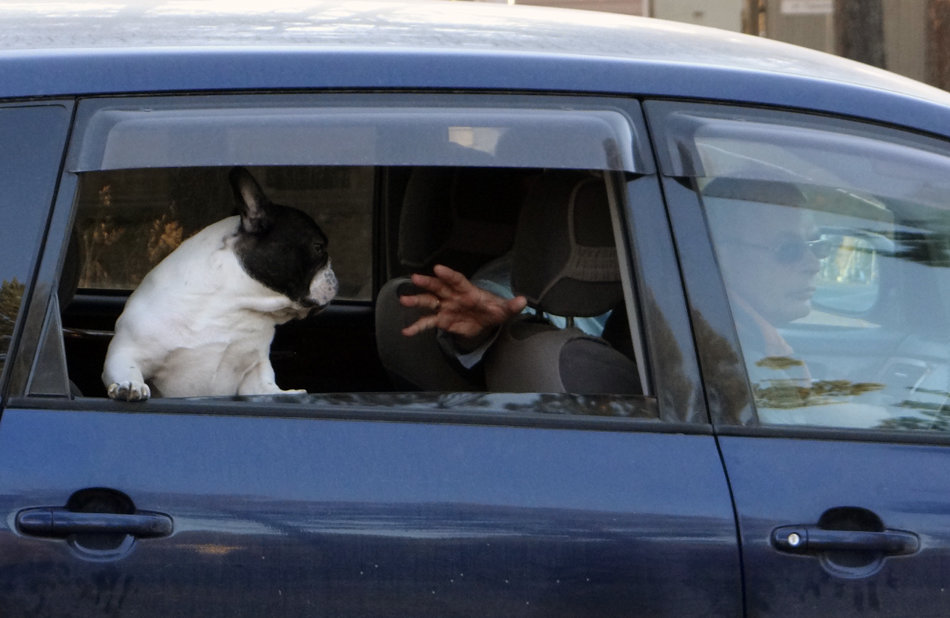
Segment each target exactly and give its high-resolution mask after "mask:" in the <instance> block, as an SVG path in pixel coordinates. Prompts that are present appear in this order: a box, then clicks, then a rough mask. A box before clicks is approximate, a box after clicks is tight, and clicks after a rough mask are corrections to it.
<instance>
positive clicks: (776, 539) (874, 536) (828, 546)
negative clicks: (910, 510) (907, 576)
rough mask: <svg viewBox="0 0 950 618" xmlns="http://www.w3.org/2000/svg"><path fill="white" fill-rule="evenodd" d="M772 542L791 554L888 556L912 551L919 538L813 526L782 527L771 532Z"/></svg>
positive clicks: (905, 534) (881, 532)
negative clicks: (839, 553) (857, 552)
mask: <svg viewBox="0 0 950 618" xmlns="http://www.w3.org/2000/svg"><path fill="white" fill-rule="evenodd" d="M772 545H773V546H774V547H775V548H776V549H778V550H780V551H784V552H789V553H793V554H817V553H821V552H826V551H835V550H838V551H863V552H873V553H881V554H886V555H890V556H897V555H902V554H912V553H914V552H916V551H917V549H918V548H919V547H920V540H919V539H918V538H917V535H916V534H913V533H912V532H904V531H902V530H883V531H880V532H876V531H870V530H829V529H827V528H820V527H818V526H815V525H803V526H782V527H781V528H776V529H775V530H773V531H772Z"/></svg>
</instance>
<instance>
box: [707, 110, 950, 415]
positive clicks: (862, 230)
mask: <svg viewBox="0 0 950 618" xmlns="http://www.w3.org/2000/svg"><path fill="white" fill-rule="evenodd" d="M763 126H766V125H764V123H763ZM747 129H748V128H747V127H744V128H743V134H742V136H741V139H739V138H738V137H734V138H732V137H724V136H723V135H721V134H720V135H718V136H717V137H716V138H715V140H713V141H714V142H715V144H714V145H713V144H712V143H702V139H699V140H698V142H700V145H699V147H698V151H701V152H702V153H703V154H702V158H703V164H704V167H703V169H704V170H705V171H706V172H707V173H708V172H709V171H710V170H719V171H720V172H722V175H718V174H711V175H706V176H703V177H701V178H698V179H697V186H698V187H699V189H700V192H701V195H702V201H703V205H704V209H705V212H706V214H707V220H708V221H709V224H710V231H711V234H712V239H713V241H714V244H715V249H716V253H717V256H718V258H719V261H720V265H721V268H722V275H723V279H724V282H725V285H726V287H727V292H728V296H729V301H730V304H731V307H732V313H733V317H734V319H735V324H736V331H737V334H738V336H739V341H740V345H741V347H742V353H743V357H744V361H745V367H746V370H747V372H748V375H749V379H750V381H751V385H752V389H753V395H754V397H755V402H756V407H757V411H758V418H759V421H760V422H761V423H764V424H780V425H788V424H792V425H814V426H834V427H854V428H876V429H903V430H937V431H946V430H950V407H948V401H950V393H948V391H950V345H948V343H950V320H948V319H947V318H948V311H950V270H948V266H950V253H948V249H950V211H948V210H947V208H948V207H950V204H948V203H947V202H946V195H948V194H950V183H948V179H950V153H948V154H940V153H939V151H938V149H937V148H935V147H934V145H933V144H931V143H928V144H927V146H926V148H924V147H922V148H921V149H920V150H914V149H913V148H911V147H909V146H907V145H906V143H905V144H903V145H900V146H895V145H894V142H896V141H899V139H898V138H895V140H894V142H892V141H888V140H887V139H886V138H884V137H882V138H881V139H880V140H879V141H874V140H872V139H870V138H869V137H867V136H862V137H860V138H856V137H855V136H854V132H853V131H852V132H848V133H847V134H842V136H841V139H837V140H836V137H837V134H835V133H834V132H833V131H830V130H825V129H823V130H822V131H815V132H814V135H812V137H813V138H814V139H808V138H807V137H805V138H803V137H802V136H801V134H797V133H796V134H794V137H789V139H788V140H787V141H784V142H783V141H782V140H779V141H774V140H775V139H776V136H777V135H780V132H777V131H775V130H763V132H762V134H761V135H757V134H756V133H755V132H754V131H751V132H750V131H748V130H747ZM789 135H792V134H789ZM817 144H823V145H824V146H825V147H828V148H830V150H832V151H834V152H835V153H836V154H837V155H838V156H837V157H827V156H819V157H817V158H816V157H813V156H812V155H813V154H814V150H813V149H814V147H816V145H817ZM924 164H925V165H926V170H921V169H920V168H919V167H915V165H924ZM872 176H873V178H872ZM864 180H866V182H864ZM861 185H863V187H862V186H861Z"/></svg>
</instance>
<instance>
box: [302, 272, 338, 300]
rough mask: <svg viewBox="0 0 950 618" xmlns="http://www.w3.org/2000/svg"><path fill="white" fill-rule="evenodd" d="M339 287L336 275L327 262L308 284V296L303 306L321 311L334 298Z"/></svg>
mask: <svg viewBox="0 0 950 618" xmlns="http://www.w3.org/2000/svg"><path fill="white" fill-rule="evenodd" d="M339 287H340V284H339V282H338V281H337V279H336V274H335V273H334V272H333V269H332V268H330V263H329V262H327V265H326V266H324V267H323V268H321V269H320V270H319V271H317V274H316V276H315V277H314V278H313V280H312V281H311V282H310V294H309V295H308V296H307V298H306V299H304V304H305V305H306V306H307V307H311V308H312V309H313V310H316V311H323V310H324V309H325V308H326V306H327V305H329V304H330V301H332V300H333V298H334V297H335V296H336V293H337V290H338V289H339Z"/></svg>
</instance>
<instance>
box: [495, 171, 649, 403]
mask: <svg viewBox="0 0 950 618" xmlns="http://www.w3.org/2000/svg"><path fill="white" fill-rule="evenodd" d="M511 278H512V286H513V289H514V292H515V293H516V294H520V295H524V296H525V297H526V298H527V299H528V305H529V306H530V307H532V308H534V309H535V315H525V316H522V317H520V318H519V319H516V320H514V321H512V322H510V323H509V324H507V325H506V326H505V327H503V328H502V331H501V333H500V334H499V336H498V338H497V339H496V341H495V343H494V344H493V345H492V347H491V349H490V350H489V352H488V353H487V354H486V356H485V360H484V367H485V379H486V386H487V388H488V390H491V391H504V392H571V393H578V394H600V393H616V394H639V393H640V392H641V386H640V380H639V375H638V372H637V367H636V364H635V363H634V361H633V360H632V359H631V358H629V357H628V356H626V355H625V354H623V353H622V352H620V351H618V350H617V349H615V348H614V347H612V346H611V345H610V344H609V343H608V342H607V341H606V340H604V339H603V338H601V337H593V336H590V335H588V334H585V333H584V332H583V331H581V330H580V329H578V328H576V327H575V326H573V324H572V320H571V318H574V317H592V316H597V315H601V314H603V313H606V312H607V311H610V310H611V309H615V310H616V311H624V310H623V309H622V308H618V307H620V306H622V304H623V287H622V284H621V279H620V268H619V264H618V261H617V249H616V245H615V241H614V235H613V227H612V224H611V218H610V205H609V202H608V199H607V193H606V186H605V183H604V179H603V178H602V177H597V176H594V175H592V174H590V173H586V172H576V171H552V172H547V173H545V174H543V175H542V176H540V177H539V178H538V179H537V180H536V181H535V182H534V183H533V185H532V189H531V191H530V193H529V195H528V197H527V198H526V200H525V204H524V206H523V208H522V211H521V217H520V220H519V223H518V228H517V234H516V236H515V242H514V250H513V256H512V273H511ZM545 314H551V315H558V316H564V317H567V318H568V326H567V327H565V328H558V327H557V326H554V325H553V324H551V323H550V322H549V321H548V320H547V318H546V317H545ZM620 317H623V316H620Z"/></svg>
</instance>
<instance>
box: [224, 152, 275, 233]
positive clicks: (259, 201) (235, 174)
mask: <svg viewBox="0 0 950 618" xmlns="http://www.w3.org/2000/svg"><path fill="white" fill-rule="evenodd" d="M228 178H229V179H230V181H231V189H232V190H233V191H234V199H235V200H236V201H237V205H238V208H239V209H240V214H241V228H242V229H243V230H244V231H245V232H247V233H249V234H258V233H260V232H263V231H264V230H266V229H267V228H268V226H269V220H268V218H267V212H266V210H265V206H266V205H267V204H269V203H270V202H269V201H268V199H267V196H266V195H264V191H263V190H262V189H261V186H260V185H259V184H257V181H256V180H254V177H253V176H251V173H250V172H248V171H247V170H246V169H244V168H243V167H235V168H233V169H232V170H231V172H230V174H228Z"/></svg>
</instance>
